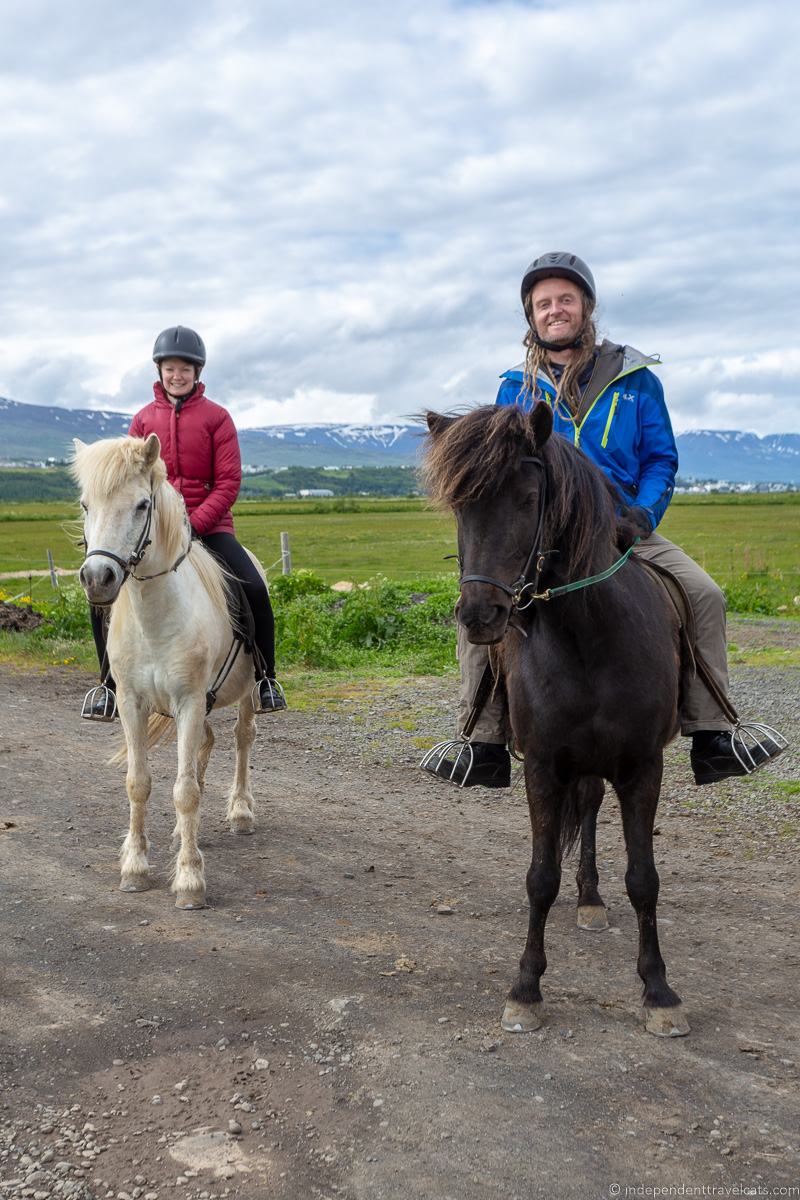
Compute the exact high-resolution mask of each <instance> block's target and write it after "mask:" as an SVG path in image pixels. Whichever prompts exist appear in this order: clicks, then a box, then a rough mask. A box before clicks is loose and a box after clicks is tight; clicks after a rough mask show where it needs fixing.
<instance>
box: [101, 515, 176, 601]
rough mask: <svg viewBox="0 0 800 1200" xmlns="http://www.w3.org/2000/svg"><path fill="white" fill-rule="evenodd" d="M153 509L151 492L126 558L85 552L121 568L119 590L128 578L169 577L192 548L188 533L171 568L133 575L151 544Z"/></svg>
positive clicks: (110, 551) (142, 579) (113, 554)
mask: <svg viewBox="0 0 800 1200" xmlns="http://www.w3.org/2000/svg"><path fill="white" fill-rule="evenodd" d="M155 507H156V495H155V492H151V493H150V503H149V504H148V506H147V517H146V518H145V522H144V527H143V528H142V532H141V533H140V534H139V540H138V541H137V543H136V545H135V546H134V548H133V550H132V551H131V553H130V555H129V556H128V558H121V557H120V556H119V554H115V553H114V551H113V550H86V558H91V557H92V555H93V554H99V555H102V557H103V558H110V559H112V560H113V561H114V562H115V563H118V564H119V566H121V567H122V576H123V578H122V583H121V584H120V588H121V587H122V586H123V584H124V583H125V582H126V581H127V580H128V578H129V577H130V578H132V579H135V580H136V581H137V582H138V583H146V582H147V580H148V579H158V578H159V577H160V576H161V575H169V574H170V572H171V571H177V569H178V567H179V566H180V565H181V563H182V562H183V560H184V559H185V558H186V556H187V554H188V553H189V551H190V550H191V548H192V538H191V531H190V533H189V544H188V546H187V547H186V549H185V550H184V551H183V553H182V554H181V555H179V557H178V558H177V559H176V560H175V562H174V563H173V564H172V566H171V567H167V568H166V570H164V571H156V573H155V574H154V575H137V574H136V573H135V571H134V568H135V567H138V565H139V563H140V562H141V561H142V559H143V558H144V554H145V550H146V549H147V547H148V546H149V545H150V544H151V538H150V530H151V529H152V527H153V513H154V512H155ZM83 545H84V549H86V537H85V535H84V539H83ZM117 595H119V590H118V591H117ZM114 599H116V596H115V597H114ZM111 603H113V601H111ZM95 607H96V608H103V607H107V605H100V604H98V605H95Z"/></svg>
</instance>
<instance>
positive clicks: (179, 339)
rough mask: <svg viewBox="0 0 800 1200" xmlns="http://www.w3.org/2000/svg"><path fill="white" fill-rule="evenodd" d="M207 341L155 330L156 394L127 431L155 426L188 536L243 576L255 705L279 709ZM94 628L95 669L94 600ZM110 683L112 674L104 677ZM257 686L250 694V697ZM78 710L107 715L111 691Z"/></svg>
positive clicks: (95, 620) (269, 627)
mask: <svg viewBox="0 0 800 1200" xmlns="http://www.w3.org/2000/svg"><path fill="white" fill-rule="evenodd" d="M205 361H206V348H205V346H204V344H203V339H202V338H201V337H200V335H199V334H197V333H195V331H194V330H193V329H188V328H187V327H186V326H185V325H176V326H173V327H172V328H170V329H165V330H164V331H163V333H160V334H159V335H158V337H157V338H156V343H155V346H154V347H153V362H154V363H155V364H156V366H157V367H158V381H157V382H156V383H154V384H153V392H154V395H155V398H154V400H153V401H152V402H151V403H150V404H148V405H146V406H145V407H144V408H142V409H141V410H140V411H139V412H138V413H137V414H136V416H135V417H134V418H133V421H132V422H131V427H130V429H129V431H128V432H129V434H130V435H131V437H142V438H146V437H148V436H149V435H150V434H151V433H155V434H158V439H159V441H160V443H161V457H162V458H163V460H164V463H165V464H166V468H167V478H168V479H169V482H170V483H171V484H172V486H173V487H174V488H176V489H177V491H179V492H180V494H181V495H182V496H183V499H184V503H185V504H186V511H187V513H188V515H189V521H190V523H191V526H192V534H193V536H195V537H197V538H199V539H200V541H201V542H202V543H203V545H204V546H205V547H206V549H208V550H210V551H211V553H212V554H213V555H214V556H215V557H216V558H217V559H218V560H219V561H220V563H221V564H222V566H223V567H225V569H226V570H227V571H229V572H230V574H231V575H233V576H235V577H236V578H237V579H238V580H240V581H241V584H242V588H243V590H244V592H245V595H246V596H247V600H248V602H249V604H250V608H251V610H252V614H253V622H254V626H255V644H256V647H257V649H258V651H259V652H260V655H261V659H262V662H263V667H262V669H258V667H257V668H256V680H257V682H258V693H257V696H258V700H259V702H260V704H259V703H257V704H256V711H257V712H258V711H260V712H277V711H279V710H280V709H284V708H286V700H285V699H284V695H283V689H282V688H281V686H280V684H279V683H278V682H277V680H276V678H275V619H274V617H273V614H272V605H271V604H270V600H269V592H268V591H267V586H266V584H265V583H264V580H263V579H262V578H261V575H260V574H259V572H258V570H257V568H256V566H255V564H254V562H253V560H252V559H251V558H250V555H249V554H248V553H247V551H246V550H245V549H244V548H243V547H242V546H241V545H240V543H239V542H238V541H237V540H236V536H235V531H234V525H233V514H232V512H231V509H232V507H233V504H234V501H235V500H236V497H237V496H238V495H239V487H240V484H241V480H242V467H241V458H240V454H239V439H238V437H237V435H236V427H235V425H234V423H233V420H232V418H231V416H230V414H229V413H228V412H227V411H226V410H225V409H224V408H222V407H221V406H220V405H219V404H215V403H214V402H213V401H212V400H209V399H208V398H207V397H206V396H205V395H204V392H205V388H204V385H203V384H202V383H200V372H201V371H202V369H203V367H204V366H205ZM90 611H91V618H92V633H93V634H94V640H95V645H96V647H97V653H98V657H99V658H100V664H101V670H102V669H103V662H104V658H105V628H104V624H103V614H102V611H101V610H99V609H94V608H92V609H91V610H90ZM105 682H106V686H107V688H109V689H110V690H111V691H113V690H114V681H113V679H111V678H110V677H109V678H108V679H106V681H105ZM255 701H256V694H254V703H255ZM82 715H83V716H85V717H88V718H90V719H94V720H98V719H99V720H111V719H113V716H114V715H115V705H114V702H113V699H112V698H111V697H109V696H108V695H107V693H106V692H105V691H103V690H102V689H98V690H97V694H96V698H95V699H94V701H93V702H90V703H89V705H88V706H86V705H85V706H84V711H83V713H82Z"/></svg>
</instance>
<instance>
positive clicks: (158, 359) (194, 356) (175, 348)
mask: <svg viewBox="0 0 800 1200" xmlns="http://www.w3.org/2000/svg"><path fill="white" fill-rule="evenodd" d="M165 358H182V359H185V361H186V362H190V363H194V364H195V366H196V367H204V366H205V363H206V348H205V345H204V344H203V339H202V338H201V337H200V334H199V333H195V331H194V330H193V329H189V328H188V326H186V325H173V326H171V327H170V328H169V329H165V330H164V331H163V332H162V333H160V334H159V335H158V337H157V338H156V344H155V346H153V362H154V363H157V364H158V366H159V368H160V366H161V363H162V362H163V361H164V359H165Z"/></svg>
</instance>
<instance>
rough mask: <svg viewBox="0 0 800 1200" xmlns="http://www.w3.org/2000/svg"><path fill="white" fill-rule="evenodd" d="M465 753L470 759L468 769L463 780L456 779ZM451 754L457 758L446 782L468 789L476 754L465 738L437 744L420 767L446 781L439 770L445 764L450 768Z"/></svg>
mask: <svg viewBox="0 0 800 1200" xmlns="http://www.w3.org/2000/svg"><path fill="white" fill-rule="evenodd" d="M465 751H466V757H467V759H468V762H467V767H466V770H465V771H464V774H463V776H462V778H461V779H456V778H455V773H456V771H457V770H458V767H459V765H460V763H461V757H462V755H463V754H464V753H465ZM451 754H455V758H454V759H453V765H452V768H451V770H450V775H449V777H448V779H447V780H446V782H448V783H452V784H453V785H454V786H455V787H462V788H463V787H466V786H467V780H468V779H469V776H470V772H471V771H472V767H473V764H474V762H475V752H474V751H473V749H472V746H471V745H470V743H469V742H467V741H464V739H463V738H454V739H452V740H451V741H448V742H437V744H436V745H435V746H433V747H431V749H430V750H429V751H428V753H427V754H426V755H425V757H424V758H423V759H422V762H421V763H420V764H419V765H420V767H421V768H422V770H423V771H430V772H431V774H433V775H438V776H439V778H440V779H444V776H443V775H442V774H440V771H439V768H440V767H441V766H442V765H443V764H445V763H447V765H448V766H449V765H450V763H449V756H450V755H451Z"/></svg>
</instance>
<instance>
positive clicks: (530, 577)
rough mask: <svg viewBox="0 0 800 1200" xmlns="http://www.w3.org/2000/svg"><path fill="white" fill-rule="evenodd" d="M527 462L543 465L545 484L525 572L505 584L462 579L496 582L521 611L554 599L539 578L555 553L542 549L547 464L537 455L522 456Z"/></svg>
mask: <svg viewBox="0 0 800 1200" xmlns="http://www.w3.org/2000/svg"><path fill="white" fill-rule="evenodd" d="M525 463H532V464H533V465H534V466H536V467H541V468H542V483H541V487H540V488H539V503H538V512H537V516H536V533H535V534H534V538H533V545H532V546H531V552H530V554H529V555H528V558H527V560H526V562H525V566H524V567H523V568H522V574H521V575H520V576H519V577H518V578H517V579H516V580H515V581H514V582H513V583H512V584H510V585H509V584H507V583H503V581H502V580H501V579H494V578H493V577H492V576H491V575H462V576H461V580H460V582H461V585H462V586H463V584H465V583H489V584H491V585H492V587H496V588H499V589H500V591H501V592H505V594H506V595H507V596H510V597H511V607H512V609H518V610H521V609H525V608H528V606H529V605H530V604H532V603H533V601H534V600H549V599H550V596H549V594H548V593H547V592H539V580H540V578H541V575H542V571H543V570H544V567H545V560H546V558H547V556H548V554H552V553H553V551H552V550H542V548H541V541H542V531H543V529H544V513H545V501H546V498H547V475H546V473H545V469H544V463H543V462H542V460H541V459H540V458H536V457H534V456H533V455H528V456H526V457H524V458H522V459H520V465H523V464H525ZM530 588H533V595H532V596H531V597H530V598H529V600H528V603H527V604H524V605H523V604H520V601H521V600H522V598H523V596H524V595H525V593H526V592H527V591H528V590H529V589H530Z"/></svg>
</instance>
